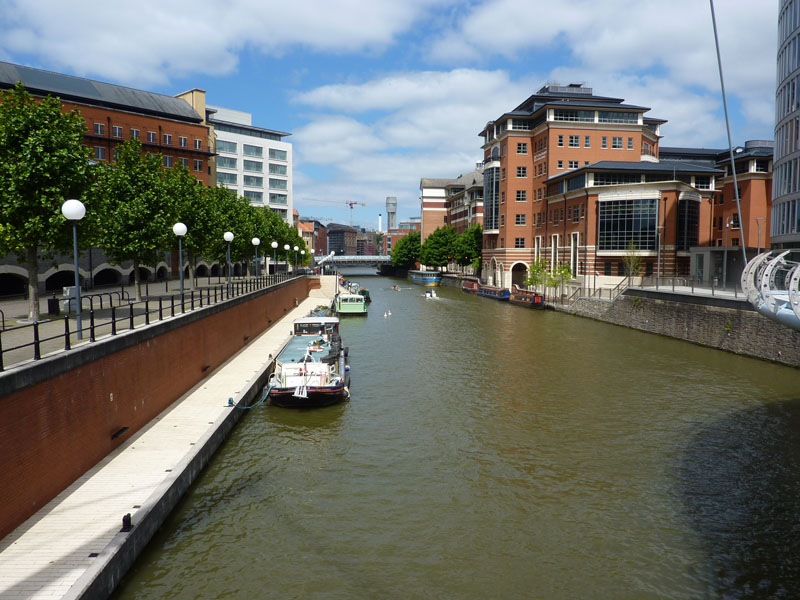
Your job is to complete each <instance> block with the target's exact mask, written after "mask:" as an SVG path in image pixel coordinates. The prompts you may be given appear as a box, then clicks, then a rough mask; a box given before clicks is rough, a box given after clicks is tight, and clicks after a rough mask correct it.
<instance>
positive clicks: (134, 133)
mask: <svg viewBox="0 0 800 600" xmlns="http://www.w3.org/2000/svg"><path fill="white" fill-rule="evenodd" d="M131 139H132V140H138V139H139V130H138V129H133V128H132V127H131Z"/></svg>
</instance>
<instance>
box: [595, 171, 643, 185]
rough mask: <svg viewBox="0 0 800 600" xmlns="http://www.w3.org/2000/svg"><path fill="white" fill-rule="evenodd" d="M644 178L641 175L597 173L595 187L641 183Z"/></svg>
mask: <svg viewBox="0 0 800 600" xmlns="http://www.w3.org/2000/svg"><path fill="white" fill-rule="evenodd" d="M641 182H642V176H641V175H640V174H639V173H595V174H594V184H595V185H620V184H626V183H641Z"/></svg>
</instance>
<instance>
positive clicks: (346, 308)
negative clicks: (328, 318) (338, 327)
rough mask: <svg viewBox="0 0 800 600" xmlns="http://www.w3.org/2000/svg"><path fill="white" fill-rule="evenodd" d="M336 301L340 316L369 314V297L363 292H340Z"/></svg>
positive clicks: (337, 312) (337, 311)
mask: <svg viewBox="0 0 800 600" xmlns="http://www.w3.org/2000/svg"><path fill="white" fill-rule="evenodd" d="M334 303H335V307H336V314H337V315H339V316H343V315H344V316H347V315H360V316H364V317H366V316H367V299H366V298H365V297H364V296H362V295H361V294H352V293H349V294H348V293H340V294H337V295H336V299H335V300H334Z"/></svg>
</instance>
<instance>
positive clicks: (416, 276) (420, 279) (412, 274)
mask: <svg viewBox="0 0 800 600" xmlns="http://www.w3.org/2000/svg"><path fill="white" fill-rule="evenodd" d="M408 277H409V279H411V281H413V282H414V283H418V284H420V285H426V286H437V285H439V283H441V281H442V274H441V273H437V272H436V271H417V270H414V271H409V272H408Z"/></svg>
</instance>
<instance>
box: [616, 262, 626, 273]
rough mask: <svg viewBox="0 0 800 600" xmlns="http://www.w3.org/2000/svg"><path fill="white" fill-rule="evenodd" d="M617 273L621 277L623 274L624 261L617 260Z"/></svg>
mask: <svg viewBox="0 0 800 600" xmlns="http://www.w3.org/2000/svg"><path fill="white" fill-rule="evenodd" d="M617 275H619V276H620V277H623V276H624V275H625V263H624V262H622V261H619V262H618V263H617Z"/></svg>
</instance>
